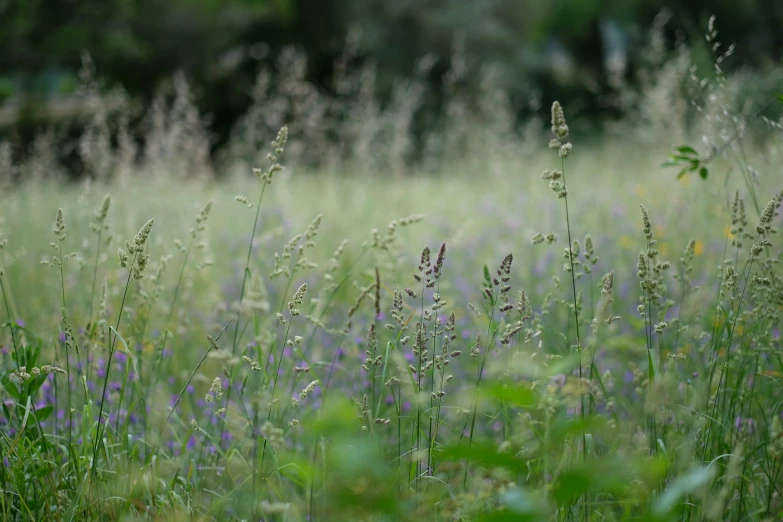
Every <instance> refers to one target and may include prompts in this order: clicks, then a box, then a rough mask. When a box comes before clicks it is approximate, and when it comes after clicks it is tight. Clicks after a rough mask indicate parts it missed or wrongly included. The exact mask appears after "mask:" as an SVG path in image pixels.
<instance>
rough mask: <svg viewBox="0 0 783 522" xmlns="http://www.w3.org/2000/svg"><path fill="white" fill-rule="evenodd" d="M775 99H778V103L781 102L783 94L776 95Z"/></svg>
mask: <svg viewBox="0 0 783 522" xmlns="http://www.w3.org/2000/svg"><path fill="white" fill-rule="evenodd" d="M777 98H778V101H781V102H783V94H778V96H777Z"/></svg>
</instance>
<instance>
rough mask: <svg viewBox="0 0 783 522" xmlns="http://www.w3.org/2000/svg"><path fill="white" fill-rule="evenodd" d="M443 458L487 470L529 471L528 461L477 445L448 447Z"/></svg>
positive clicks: (443, 453) (442, 455) (442, 454)
mask: <svg viewBox="0 0 783 522" xmlns="http://www.w3.org/2000/svg"><path fill="white" fill-rule="evenodd" d="M441 458H447V459H448V458H453V459H464V460H468V461H470V462H473V463H474V464H478V465H479V466H483V467H485V468H506V469H509V470H511V471H516V472H518V473H527V471H528V467H527V463H526V461H524V460H522V459H518V458H516V457H513V456H511V455H510V454H508V453H500V452H498V451H496V450H494V449H490V448H484V447H481V446H478V445H476V444H474V445H473V446H468V445H467V444H465V445H462V446H451V447H448V448H446V449H444V450H443V452H442V453H441Z"/></svg>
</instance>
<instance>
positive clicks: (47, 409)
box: [35, 406, 54, 421]
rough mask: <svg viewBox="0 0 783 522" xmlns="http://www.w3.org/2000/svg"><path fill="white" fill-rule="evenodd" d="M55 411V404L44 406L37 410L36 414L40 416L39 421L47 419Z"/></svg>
mask: <svg viewBox="0 0 783 522" xmlns="http://www.w3.org/2000/svg"><path fill="white" fill-rule="evenodd" d="M53 411H54V406H44V407H43V408H41V409H40V410H38V411H36V413H35V416H36V417H38V420H39V421H42V420H46V419H47V418H48V417H49V415H51V414H52V412H53Z"/></svg>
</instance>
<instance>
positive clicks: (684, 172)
mask: <svg viewBox="0 0 783 522" xmlns="http://www.w3.org/2000/svg"><path fill="white" fill-rule="evenodd" d="M687 173H688V169H687V168H685V169H682V170H681V171H680V172H679V173H678V174H677V179H680V178H681V177H683V176H685V175H686V174H687Z"/></svg>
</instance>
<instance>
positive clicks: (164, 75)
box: [0, 0, 783, 170]
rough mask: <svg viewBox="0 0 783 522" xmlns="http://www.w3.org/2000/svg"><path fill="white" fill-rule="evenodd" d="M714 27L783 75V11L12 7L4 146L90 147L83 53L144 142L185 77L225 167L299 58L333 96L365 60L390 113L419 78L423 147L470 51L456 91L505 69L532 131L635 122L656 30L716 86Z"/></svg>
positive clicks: (607, 1) (460, 0) (614, 1)
mask: <svg viewBox="0 0 783 522" xmlns="http://www.w3.org/2000/svg"><path fill="white" fill-rule="evenodd" d="M712 15H715V16H716V17H717V20H718V23H719V28H720V37H719V39H720V41H722V42H724V46H723V48H722V49H721V50H725V49H726V47H727V46H728V45H729V44H731V43H734V44H736V47H737V50H738V51H737V54H738V55H739V56H741V57H740V58H738V59H736V60H733V61H729V62H727V63H725V64H724V66H725V68H726V69H728V70H731V69H735V70H736V69H739V68H743V69H747V68H750V69H752V70H754V71H769V70H771V69H774V68H775V66H776V64H777V62H778V61H779V59H780V54H781V49H783V32H782V31H780V28H781V27H783V2H780V1H777V0H742V1H738V0H732V1H729V0H693V1H687V2H685V1H675V0H603V1H599V0H551V1H542V0H394V1H388V0H167V1H160V0H135V1H133V0H79V1H75V0H70V1H68V0H0V51H1V52H0V141H6V142H8V143H10V144H11V145H12V150H13V154H14V156H15V157H16V158H19V159H24V158H25V157H26V156H27V155H28V154H29V150H30V146H31V144H32V143H33V140H34V137H35V136H36V135H38V134H40V132H41V131H42V129H45V128H50V127H52V126H56V127H57V128H58V129H60V131H59V134H58V140H59V141H60V142H67V141H68V138H69V137H74V136H76V135H78V134H79V133H80V130H81V127H83V124H84V122H85V121H86V120H87V119H88V117H89V113H90V106H89V104H85V103H80V102H79V100H80V99H83V95H84V93H83V92H80V85H81V84H82V82H80V79H79V70H80V68H81V67H82V53H83V51H88V52H89V55H90V57H91V59H92V62H93V64H94V68H95V71H96V78H98V79H99V80H100V83H99V84H97V85H96V86H95V87H96V88H97V89H98V90H99V91H100V92H104V93H105V92H108V91H110V90H111V89H115V88H117V87H118V86H121V87H122V88H123V89H124V91H123V92H124V94H125V95H126V97H127V99H128V100H130V101H131V102H132V103H133V106H134V107H135V111H134V112H133V113H132V114H134V115H135V116H134V118H132V120H133V121H132V122H131V123H132V124H133V125H131V127H132V128H135V129H137V135H138V136H140V135H141V134H142V133H143V127H144V122H143V117H142V115H143V114H145V111H146V110H147V108H148V107H149V105H150V103H151V102H152V100H153V99H154V95H155V93H156V92H158V90H159V89H160V87H161V85H162V84H164V83H165V82H169V81H170V80H171V78H172V76H173V75H174V74H175V73H176V72H178V71H182V72H183V73H184V76H185V78H187V80H188V82H189V83H190V86H191V88H192V90H193V95H194V101H195V104H196V106H197V107H198V109H199V113H200V114H201V115H202V116H203V118H205V120H206V123H207V127H208V129H209V136H208V140H209V148H210V152H211V154H212V155H213V156H214V155H215V154H217V153H218V152H219V151H220V150H221V149H222V148H225V147H224V146H225V145H226V143H227V142H228V141H229V138H230V134H231V130H232V128H233V127H234V126H235V124H236V122H237V120H238V119H239V118H240V117H241V115H243V114H245V113H246V112H247V111H248V108H249V107H250V106H251V104H252V101H253V100H252V91H253V85H254V83H255V79H256V76H257V74H258V71H259V70H260V69H261V68H262V67H267V68H268V69H269V70H271V71H274V70H275V69H276V68H277V67H279V63H280V62H279V57H280V55H281V52H283V50H284V49H286V48H291V46H293V47H294V48H296V49H297V50H298V51H300V52H302V53H303V55H304V56H306V57H307V67H306V77H307V80H308V81H309V82H312V84H313V85H315V86H317V87H318V89H320V90H321V91H322V92H327V93H332V92H333V91H334V90H335V89H337V88H338V86H337V85H336V82H335V66H336V64H339V63H340V61H339V58H340V56H341V54H344V50H345V49H346V46H353V47H354V51H355V52H354V53H353V54H351V55H350V63H347V64H345V65H346V66H347V67H349V68H353V69H358V68H360V67H364V66H367V65H368V64H371V65H372V66H373V67H374V74H375V78H374V87H373V90H374V91H375V92H374V94H375V95H376V96H377V97H378V100H379V103H380V104H383V103H385V102H387V101H388V100H389V99H390V98H391V96H392V93H393V89H394V87H395V85H396V84H397V82H399V80H400V79H401V78H410V77H412V76H414V75H415V74H416V71H417V68H418V69H419V74H420V75H421V76H422V78H423V80H424V81H425V82H426V84H427V87H428V89H427V91H426V94H425V96H424V98H423V99H422V101H421V106H420V108H419V109H417V111H416V113H415V118H414V121H413V122H412V130H413V132H414V134H416V135H421V133H422V132H425V131H428V130H430V128H431V127H433V126H434V125H436V124H437V121H438V119H439V118H438V116H439V114H440V113H441V112H442V111H443V107H442V106H443V105H444V103H443V100H444V99H445V98H446V95H447V94H449V93H447V92H445V91H447V90H448V89H450V88H451V89H453V88H454V86H453V85H450V84H449V81H448V80H447V78H446V73H447V72H448V71H450V70H453V69H452V64H451V63H450V62H449V57H450V55H451V54H452V49H453V46H454V44H455V42H458V43H459V44H460V45H461V46H462V47H463V48H464V59H465V67H466V68H467V70H469V71H470V73H469V74H465V75H464V76H463V77H459V78H457V81H458V82H459V86H458V87H459V88H460V89H461V92H462V93H464V96H465V97H466V98H467V99H468V100H471V99H473V98H474V96H475V95H476V93H477V91H478V90H480V88H481V75H482V74H485V73H486V71H487V70H488V66H492V69H491V70H492V73H493V77H492V83H493V84H494V85H495V86H496V87H498V88H499V89H503V90H504V91H505V92H507V93H508V96H509V101H510V105H511V107H512V109H513V114H514V116H515V117H516V118H517V122H520V121H524V120H525V119H526V117H527V116H529V114H530V113H531V112H532V111H535V110H537V109H538V108H540V107H547V106H548V104H549V103H550V102H551V101H552V100H553V99H559V100H561V101H563V102H564V103H565V105H566V106H568V107H569V114H570V115H571V117H572V118H574V117H580V118H581V117H584V118H585V119H587V120H589V121H592V122H604V121H606V120H607V119H615V118H618V117H620V116H623V113H625V112H628V111H629V110H633V109H634V107H632V106H628V105H627V104H624V103H622V100H621V96H620V92H621V91H622V90H624V89H629V88H630V89H633V88H634V86H635V85H636V84H638V83H639V82H640V79H639V75H638V74H637V73H638V71H639V70H641V69H643V68H644V67H646V66H648V65H649V61H650V60H654V57H651V56H650V55H649V52H646V51H649V47H650V46H649V31H650V28H651V27H653V26H654V25H655V24H656V17H658V18H657V20H659V21H661V20H663V21H665V22H666V24H665V28H664V29H663V30H662V32H661V34H662V35H663V40H662V41H661V42H659V45H660V46H662V47H663V49H661V50H662V51H664V52H671V51H674V50H675V49H676V48H677V47H678V45H680V44H685V45H687V47H688V48H689V49H690V52H691V60H692V61H693V62H694V63H697V64H698V63H700V64H702V65H703V67H702V74H703V71H709V70H710V68H711V65H710V64H711V63H712V61H713V58H714V57H713V52H712V50H711V49H710V46H709V44H707V43H706V42H705V39H704V33H705V32H706V30H707V25H708V19H709V17H710V16H712ZM423 57H427V58H426V60H427V62H426V63H427V64H428V66H427V67H422V58H423ZM482 67H483V68H484V69H482ZM482 71H483V72H482ZM766 95H767V96H768V93H767V94H766ZM80 96H82V98H80ZM63 128H64V129H65V130H63ZM77 170H78V169H77Z"/></svg>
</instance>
